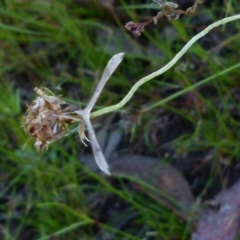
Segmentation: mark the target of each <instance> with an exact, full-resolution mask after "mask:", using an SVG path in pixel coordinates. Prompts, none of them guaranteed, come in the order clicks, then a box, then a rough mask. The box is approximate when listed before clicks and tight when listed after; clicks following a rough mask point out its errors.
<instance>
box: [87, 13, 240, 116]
mask: <svg viewBox="0 0 240 240" xmlns="http://www.w3.org/2000/svg"><path fill="white" fill-rule="evenodd" d="M237 19H240V14H238V15H235V16H232V17H227V18H223V19H221V20H219V21H217V22H215V23H213V24H211V25H210V26H208V27H207V28H205V29H204V30H203V31H201V32H200V33H198V34H197V35H195V36H194V37H193V38H192V39H191V40H190V41H189V42H188V43H187V44H186V45H185V46H184V47H183V48H182V50H181V51H180V52H179V53H178V54H177V55H176V56H175V57H174V58H173V59H172V60H171V61H170V62H169V63H168V64H167V65H165V66H164V67H162V68H161V69H159V70H157V71H156V72H153V73H151V74H149V75H148V76H146V77H144V78H142V79H140V80H139V81H138V82H136V83H135V84H134V85H133V87H132V88H131V89H130V91H129V92H128V94H127V95H126V96H125V97H124V98H123V99H122V100H121V101H120V102H119V103H117V104H115V105H112V106H109V107H106V108H103V109H101V110H98V111H95V112H93V113H92V114H91V118H95V117H98V116H100V115H103V114H106V113H109V112H113V111H116V110H117V109H119V108H122V107H123V106H124V105H125V104H126V103H127V102H128V101H129V100H130V99H131V97H132V96H133V94H134V93H135V92H136V91H137V89H138V88H139V87H140V86H141V85H143V84H144V83H146V82H148V81H149V80H152V79H153V78H155V77H157V76H159V75H161V74H162V73H164V72H166V71H167V70H169V69H170V68H171V67H172V66H174V65H175V63H176V62H177V61H178V60H179V59H180V58H181V57H182V56H183V55H184V54H185V53H186V51H187V50H188V49H189V48H190V47H191V46H192V45H193V44H194V43H195V42H196V41H197V40H199V39H200V38H201V37H203V36H205V35H206V34H207V33H208V32H209V31H211V30H212V29H213V28H215V27H218V26H219V25H222V24H226V23H228V22H231V21H234V20H237Z"/></svg>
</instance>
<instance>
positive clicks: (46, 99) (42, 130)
mask: <svg viewBox="0 0 240 240" xmlns="http://www.w3.org/2000/svg"><path fill="white" fill-rule="evenodd" d="M34 90H35V92H36V93H37V94H38V95H39V96H38V97H37V98H36V99H35V100H34V101H33V103H32V104H31V105H30V106H28V109H27V112H26V114H25V116H24V123H23V127H24V130H25V132H26V133H27V134H29V135H30V136H31V137H32V138H33V139H35V145H34V146H35V148H36V150H37V151H40V150H42V149H43V148H44V147H46V148H47V147H48V144H49V143H50V142H51V141H54V140H56V139H59V138H60V137H62V136H64V135H65V134H67V132H68V131H67V126H68V125H69V124H70V123H71V122H72V120H71V119H68V118H65V117H64V113H63V107H62V105H63V104H65V102H64V101H63V100H61V99H60V98H59V97H57V96H54V95H53V94H52V93H51V92H50V90H48V89H47V88H44V89H39V88H37V87H36V88H35V89H34Z"/></svg>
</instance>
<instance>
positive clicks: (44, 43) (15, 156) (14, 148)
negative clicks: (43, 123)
mask: <svg viewBox="0 0 240 240" xmlns="http://www.w3.org/2000/svg"><path fill="white" fill-rule="evenodd" d="M130 2H131V4H130ZM130 2H129V3H128V2H126V1H121V7H120V9H126V12H128V13H129V14H130V15H131V17H132V18H133V19H134V18H136V14H135V12H134V6H137V4H138V1H130ZM217 2H218V1H215V2H214V1H213V3H212V5H211V6H205V5H204V4H203V5H201V6H200V7H199V11H197V13H196V15H194V16H192V17H183V18H181V19H179V20H177V21H175V22H172V23H170V25H172V26H173V27H174V29H175V31H176V32H177V33H178V34H179V35H178V37H177V38H176V39H171V38H169V39H165V38H164V37H163V36H162V35H161V34H160V33H161V29H162V26H161V24H164V23H160V22H159V24H158V25H157V26H155V27H154V29H152V30H151V31H148V28H146V29H145V32H144V34H143V36H142V37H141V38H142V39H144V42H145V43H146V42H147V43H151V44H152V46H153V47H154V49H156V51H157V52H159V53H160V52H161V55H160V54H156V55H154V54H150V53H147V50H148V49H147V47H146V44H142V45H141V44H139V43H137V42H136V41H135V40H134V39H133V38H131V37H130V35H129V34H128V33H127V32H126V30H125V29H124V28H123V26H124V23H121V22H120V21H117V24H116V23H114V24H112V25H111V22H108V21H109V20H108V19H109V18H108V16H105V15H104V14H102V13H101V11H97V10H96V9H94V8H83V7H81V6H80V5H77V4H76V3H73V1H66V0H64V1H27V0H26V1H25V0H23V1H16V0H15V1H14V0H5V1H3V3H2V4H1V6H0V15H1V24H0V47H1V48H0V66H1V68H0V159H1V160H0V201H1V205H0V216H1V219H2V220H0V234H1V233H4V237H3V238H2V239H5V240H7V239H14V240H15V239H24V238H23V237H20V236H22V234H23V232H22V230H26V229H29V232H30V231H32V232H33V233H34V234H35V239H39V240H40V239H41V240H43V239H53V238H54V239H69V240H72V239H73V240H74V239H93V238H94V236H95V234H96V233H97V232H98V231H100V230H102V231H104V232H106V233H108V234H111V236H114V239H139V240H140V239H143V238H144V237H147V236H146V235H147V234H149V235H152V237H151V238H150V237H149V238H148V239H166V240H168V239H189V238H190V231H189V226H188V224H187V223H184V222H181V221H180V220H179V219H178V218H177V217H176V216H175V215H174V214H173V213H172V212H171V211H169V210H167V209H166V208H165V207H163V206H160V205H159V204H158V203H157V202H155V201H154V200H153V199H151V198H146V195H144V194H139V192H136V191H131V190H130V189H129V188H128V187H127V186H126V184H125V181H121V180H120V181H119V183H118V185H117V186H115V185H114V184H113V185H112V183H111V182H109V181H108V180H106V179H104V178H102V177H100V176H98V175H96V174H94V173H92V172H90V171H89V170H87V169H85V168H84V167H83V166H82V165H81V164H80V162H79V151H80V150H81V149H83V148H84V146H83V145H82V144H81V142H80V141H79V139H78V138H77V136H76V134H72V135H70V136H68V137H66V138H65V139H61V140H59V141H57V142H56V143H54V144H52V145H51V146H50V149H49V150H48V151H44V152H42V153H40V154H39V155H38V154H37V153H36V152H35V150H34V149H33V144H32V142H29V143H28V144H27V145H26V147H25V149H23V146H24V144H25V143H26V141H27V140H28V136H26V135H25V133H24V131H23V129H22V128H21V127H20V125H21V123H22V120H23V115H24V112H25V110H26V103H30V102H31V100H32V99H33V98H34V96H35V93H34V92H33V90H32V89H33V88H34V87H35V86H45V87H50V88H51V89H52V90H53V91H56V92H57V90H56V88H57V87H59V86H60V87H61V86H63V87H64V86H65V88H63V89H62V94H63V95H64V96H65V97H66V98H73V100H75V101H77V102H79V101H80V102H81V104H82V106H84V104H86V103H87V101H88V99H89V97H90V96H91V94H92V93H93V91H94V88H95V86H96V83H97V81H98V79H99V77H100V76H101V73H102V71H103V69H104V67H105V65H106V63H107V61H108V60H109V59H110V57H111V56H112V55H113V54H114V53H118V52H124V51H127V49H129V46H130V50H131V51H130V50H129V52H127V53H126V56H125V60H124V62H123V63H122V64H121V66H120V67H119V68H118V70H117V71H116V72H115V73H114V75H113V77H111V79H110V80H109V82H108V83H107V86H106V87H105V89H104V90H103V94H102V96H101V97H100V100H99V101H98V106H97V107H98V108H99V109H101V108H102V107H106V106H110V105H112V104H115V103H117V102H119V101H120V100H121V99H122V98H123V97H124V96H125V94H126V93H127V92H128V90H129V89H130V88H131V86H132V85H133V84H134V83H135V82H136V81H137V80H138V79H140V78H142V77H143V76H145V75H147V74H149V73H151V72H153V71H156V70H157V69H158V68H160V67H161V66H163V65H165V64H166V63H167V62H168V61H170V60H171V58H172V57H173V56H174V55H175V54H176V53H177V52H178V51H179V50H180V49H181V48H182V46H183V45H184V44H185V43H186V42H187V41H188V40H189V39H190V38H191V37H192V36H193V35H194V33H196V31H198V30H197V29H196V25H195V24H194V21H193V20H194V19H197V18H198V17H199V16H201V15H202V14H203V13H205V14H208V15H209V16H211V20H210V22H213V21H215V20H218V19H220V18H221V17H224V16H225V15H228V16H231V15H233V14H235V13H237V12H239V9H240V8H239V5H238V4H237V3H236V2H235V1H227V5H224V4H221V5H219V4H217ZM128 7H129V8H128ZM141 11H142V13H143V14H149V9H148V10H146V11H144V9H143V10H141ZM219 12H220V13H221V14H219ZM130 20H131V18H130V16H129V21H130ZM210 22H209V24H210ZM209 24H206V25H209ZM206 25H205V24H203V26H198V27H199V28H200V29H201V28H202V27H204V26H206ZM112 26H114V29H117V33H118V34H121V35H120V36H121V37H117V38H116V35H115V33H116V32H113V33H112V32H111V31H112V29H113V27H112ZM96 30H97V32H100V33H101V34H102V35H101V34H100V36H99V35H98V36H97V33H96ZM149 30H150V28H149ZM239 32H240V25H239V21H237V22H232V23H229V24H228V25H227V26H225V27H223V28H218V29H216V30H214V33H215V36H213V38H212V42H210V43H206V42H204V41H200V42H198V43H196V44H194V46H193V47H192V48H191V49H190V51H189V52H188V53H187V54H186V55H185V56H184V57H183V59H182V60H181V61H180V62H179V65H180V64H181V63H182V64H187V66H189V67H188V68H187V70H186V71H185V72H179V71H176V70H174V69H172V70H170V71H168V72H166V73H165V74H164V75H162V76H160V77H158V78H157V79H155V80H153V81H150V82H149V83H147V84H146V85H144V86H142V87H141V88H140V89H139V91H138V92H137V93H136V95H135V96H134V97H133V99H132V100H131V103H129V104H127V106H126V107H125V108H124V110H126V111H128V110H129V109H130V108H132V109H136V111H139V112H140V114H139V116H138V118H137V119H136V121H135V122H134V123H133V131H132V132H133V134H132V136H129V139H131V141H133V142H134V140H135V139H136V136H143V141H144V144H145V146H146V148H147V150H146V152H148V153H149V152H151V153H153V152H154V147H153V144H152V142H151V140H150V139H151V138H150V134H151V132H150V131H149V126H150V123H151V119H152V118H155V119H156V118H158V117H159V114H160V113H159V105H160V104H161V106H162V107H163V108H164V109H165V110H166V111H169V112H171V113H173V114H176V115H179V116H181V117H184V118H185V119H186V120H187V121H189V122H190V123H191V124H192V125H193V128H194V131H193V132H191V133H187V134H185V135H181V136H179V137H178V138H177V139H175V141H174V148H175V151H176V152H177V153H181V154H184V153H187V152H191V151H194V150H196V149H198V150H199V149H201V150H205V149H208V148H213V149H215V153H216V157H215V159H216V160H215V162H214V166H219V165H220V164H221V162H220V160H219V159H223V157H224V159H227V164H231V163H233V162H237V161H238V158H239V156H240V150H239V147H238V145H239V140H240V139H239V138H240V134H239V129H240V128H239V125H240V122H239V118H238V117H235V116H233V112H234V114H235V115H237V114H238V113H239V110H240V109H239V108H240V107H239V102H238V99H237V98H236V97H235V96H234V95H233V93H234V92H235V91H237V90H239V83H240V79H239V76H240V68H239V66H238V65H237V66H236V64H238V63H239V59H240V52H239ZM103 36H104V37H105V38H106V41H103V42H101V41H100V40H99V38H100V37H103ZM117 36H118V35H117ZM216 36H217V37H218V39H217V40H216V39H214V37H216ZM210 39H211V38H210ZM216 41H217V42H218V44H219V46H220V45H221V44H223V46H222V47H221V46H220V47H221V48H220V50H219V51H220V52H218V51H213V50H214V48H215V47H218V46H217V45H216ZM128 44H129V45H128ZM111 46H114V47H113V49H112V50H111ZM134 48H136V49H137V50H136V51H135V50H134V51H133V49H134ZM211 50H212V52H211ZM163 56H164V57H163ZM179 65H178V66H179ZM209 79H210V80H209ZM200 80H202V81H205V82H204V84H202V85H201V86H198V87H197V85H198V83H199V81H200ZM202 83H203V82H202ZM199 85H200V84H199ZM116 89H118V91H119V89H120V91H119V94H116V93H115V90H116ZM162 89H171V90H172V92H174V93H171V94H169V95H167V96H165V95H164V94H163V91H160V90H162ZM189 89H191V93H193V94H194V97H196V98H197V103H196V104H195V105H191V106H187V105H184V104H183V105H181V106H180V107H179V105H178V101H180V103H183V101H182V100H181V99H180V100H179V97H184V96H186V94H187V92H189ZM163 102H164V105H162V103H163ZM106 117H107V115H106ZM96 122H97V119H96ZM99 124H101V121H100V122H99ZM134 127H135V128H134ZM129 144H130V143H129ZM216 168H217V167H216ZM216 168H214V169H213V170H212V172H211V174H210V175H209V176H208V177H209V181H208V184H207V185H206V186H205V188H204V189H203V192H202V194H204V192H205V191H207V189H208V188H209V187H210V186H211V183H212V181H213V180H214V178H215V176H216V174H217V173H216V170H215V169H216ZM119 185H120V187H119ZM143 187H144V188H147V186H143ZM109 196H117V197H118V199H119V202H120V203H121V204H123V206H124V208H123V212H122V214H121V215H118V216H114V217H112V219H111V218H110V217H109V216H108V215H107V214H108V213H107V210H106V209H105V211H106V216H108V220H109V219H110V221H108V222H106V221H104V220H102V219H99V216H104V214H105V213H104V212H102V211H103V210H104V209H101V208H100V207H99V206H101V204H100V203H99V202H98V201H101V199H102V198H103V199H105V198H107V197H109ZM97 207H98V208H97ZM128 218H130V220H129V222H130V226H128V227H126V226H125V227H123V229H121V230H119V228H118V226H119V224H121V222H122V221H123V222H124V221H126V222H128V221H127V220H126V219H128ZM52 235H54V237H51V236H52ZM0 236H1V235H0ZM0 238H1V237H0Z"/></svg>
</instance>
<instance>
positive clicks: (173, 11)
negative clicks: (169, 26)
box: [125, 0, 203, 37]
mask: <svg viewBox="0 0 240 240" xmlns="http://www.w3.org/2000/svg"><path fill="white" fill-rule="evenodd" d="M202 3H203V0H195V2H194V4H193V6H192V7H189V8H188V9H187V10H186V11H184V10H181V9H178V4H176V3H174V2H171V1H167V0H153V3H152V5H156V6H157V7H159V8H160V9H161V11H160V12H158V13H157V15H156V16H155V17H153V18H151V19H149V20H148V21H146V22H143V23H134V22H128V23H126V25H125V28H126V29H127V30H128V31H130V32H132V34H133V35H134V36H135V37H139V36H140V35H141V33H142V32H143V30H144V27H146V26H147V25H149V24H151V23H152V22H153V23H154V24H157V23H158V20H159V19H160V18H162V17H166V18H167V19H168V20H169V21H171V20H176V19H178V18H179V16H180V15H181V14H183V15H187V16H190V15H193V14H194V13H195V12H196V10H197V6H198V4H202Z"/></svg>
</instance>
